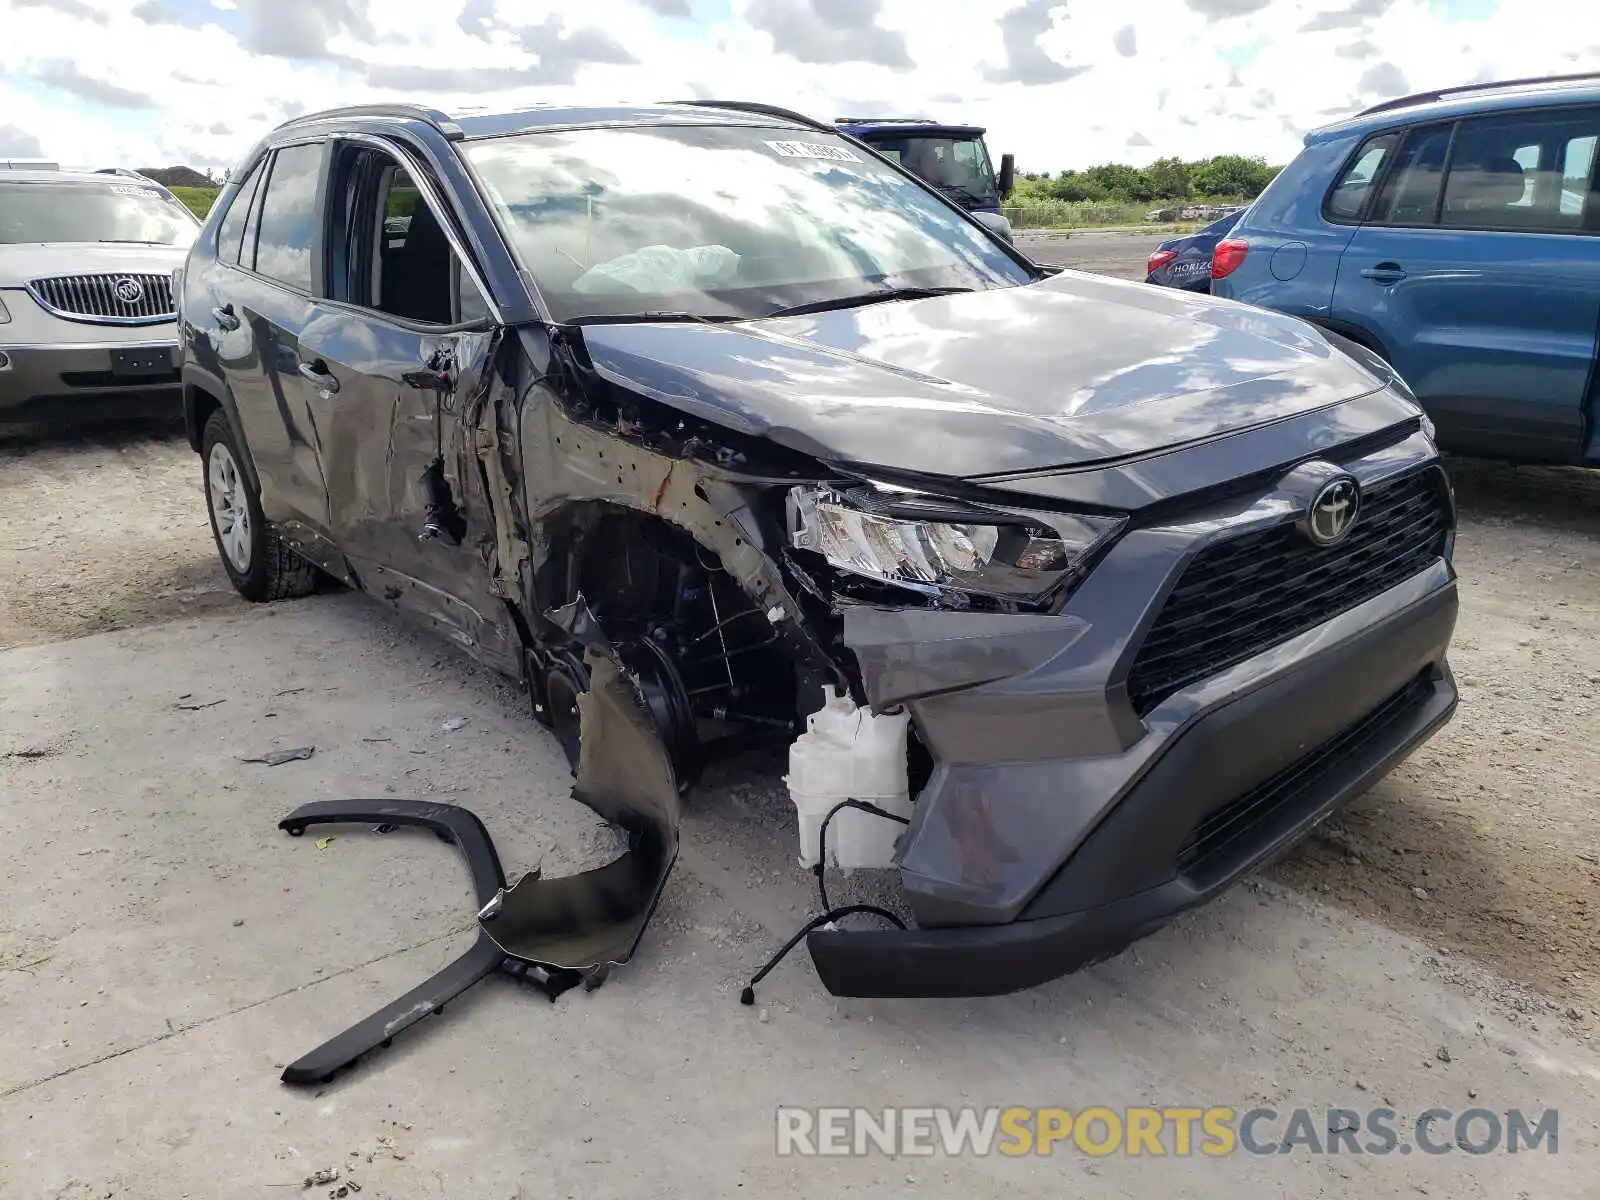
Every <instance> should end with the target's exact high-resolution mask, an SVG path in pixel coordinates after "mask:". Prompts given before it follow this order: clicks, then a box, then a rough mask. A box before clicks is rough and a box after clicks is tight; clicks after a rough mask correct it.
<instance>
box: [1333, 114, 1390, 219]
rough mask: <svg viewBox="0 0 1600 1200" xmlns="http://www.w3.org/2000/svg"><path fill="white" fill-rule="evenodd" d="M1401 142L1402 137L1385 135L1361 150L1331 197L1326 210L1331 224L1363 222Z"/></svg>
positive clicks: (1371, 141)
mask: <svg viewBox="0 0 1600 1200" xmlns="http://www.w3.org/2000/svg"><path fill="white" fill-rule="evenodd" d="M1399 141H1400V135H1399V134H1398V133H1385V134H1380V135H1379V136H1377V137H1375V138H1373V139H1371V140H1370V141H1368V142H1367V143H1366V145H1364V146H1362V147H1361V150H1360V152H1359V153H1357V154H1356V157H1355V161H1354V162H1352V163H1351V164H1350V165H1349V166H1348V167H1346V168H1345V172H1344V174H1343V175H1341V176H1339V180H1338V182H1337V183H1335V184H1334V185H1333V190H1332V191H1331V192H1329V193H1328V201H1327V204H1326V205H1325V206H1324V211H1325V212H1326V213H1327V216H1328V219H1329V220H1330V221H1340V222H1345V223H1349V222H1354V221H1359V220H1360V219H1361V213H1362V211H1363V210H1364V209H1365V208H1366V206H1367V197H1368V196H1369V195H1371V193H1372V185H1373V184H1374V183H1375V182H1376V181H1377V178H1378V175H1379V173H1380V172H1381V171H1382V170H1383V167H1384V164H1385V163H1386V162H1388V161H1389V154H1390V152H1391V151H1393V150H1394V148H1395V145H1396V144H1397V143H1398V142H1399Z"/></svg>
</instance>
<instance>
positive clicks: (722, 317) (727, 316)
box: [560, 312, 750, 325]
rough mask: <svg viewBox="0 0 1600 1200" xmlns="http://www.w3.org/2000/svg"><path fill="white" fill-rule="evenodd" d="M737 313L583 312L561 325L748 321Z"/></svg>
mask: <svg viewBox="0 0 1600 1200" xmlns="http://www.w3.org/2000/svg"><path fill="white" fill-rule="evenodd" d="M749 319H750V318H749V317H742V316H740V315H739V314H737V313H692V312H636V313H584V314H582V315H580V316H576V317H568V318H567V319H566V320H565V321H562V322H560V323H561V324H562V325H633V324H642V323H644V322H647V321H693V322H695V323H696V324H699V325H725V324H727V323H728V322H729V321H748V320H749Z"/></svg>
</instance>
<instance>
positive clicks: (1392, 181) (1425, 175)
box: [1372, 125, 1451, 225]
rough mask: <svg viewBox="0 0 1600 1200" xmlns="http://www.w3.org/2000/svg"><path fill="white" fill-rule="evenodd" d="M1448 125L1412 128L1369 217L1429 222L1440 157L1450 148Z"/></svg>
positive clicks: (1439, 178)
mask: <svg viewBox="0 0 1600 1200" xmlns="http://www.w3.org/2000/svg"><path fill="white" fill-rule="evenodd" d="M1450 130H1451V126H1449V125H1436V126H1432V127H1425V128H1421V129H1413V130H1411V131H1410V132H1409V133H1407V134H1406V140H1405V144H1404V145H1403V146H1401V147H1400V152H1399V153H1398V154H1397V155H1395V157H1394V166H1393V168H1392V169H1391V170H1390V172H1389V177H1388V179H1387V180H1386V181H1385V182H1384V185H1383V194H1382V195H1381V196H1379V197H1378V203H1377V205H1376V207H1374V209H1373V211H1372V219H1373V220H1374V221H1379V222H1382V223H1384V224H1389V225H1432V224H1433V214H1434V210H1435V209H1436V208H1437V207H1438V204H1439V184H1440V181H1442V180H1443V179H1444V160H1445V156H1446V155H1447V154H1449V152H1450Z"/></svg>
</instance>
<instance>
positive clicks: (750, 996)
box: [739, 904, 906, 1004]
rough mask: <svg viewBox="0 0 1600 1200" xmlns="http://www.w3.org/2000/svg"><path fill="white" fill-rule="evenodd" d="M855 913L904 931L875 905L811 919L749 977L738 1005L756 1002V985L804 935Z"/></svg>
mask: <svg viewBox="0 0 1600 1200" xmlns="http://www.w3.org/2000/svg"><path fill="white" fill-rule="evenodd" d="M856 913H871V914H872V915H873V916H875V917H882V918H883V919H884V920H886V921H888V922H890V923H891V924H892V925H894V927H895V928H896V929H904V928H905V927H906V923H905V922H904V921H902V920H901V919H900V918H899V916H898V915H896V914H895V913H892V912H890V911H889V910H888V909H887V908H879V907H878V906H877V905H876V904H846V905H845V906H844V907H843V908H835V909H832V910H830V911H828V912H825V913H823V914H822V915H821V916H816V917H812V918H811V919H810V920H809V921H807V922H806V923H805V924H804V925H802V926H800V928H799V930H798V931H797V932H796V933H795V935H794V936H793V937H792V938H790V939H789V940H788V941H787V942H785V943H784V944H783V946H782V947H781V948H780V949H779V950H778V952H777V953H776V954H774V955H773V956H772V957H771V958H769V959H767V965H766V966H764V967H762V968H761V970H759V971H757V972H756V973H755V974H754V975H752V976H751V977H750V982H749V983H747V984H745V988H744V991H742V992H740V993H739V1003H740V1004H754V1003H755V1002H756V984H758V983H760V982H761V981H762V980H763V979H765V978H766V977H767V976H768V975H770V974H771V973H772V971H773V969H774V968H776V967H777V965H778V964H779V963H781V962H782V961H783V960H784V959H785V958H787V957H788V956H789V951H791V950H793V949H794V948H795V947H796V946H798V945H799V944H800V942H801V940H802V939H803V938H804V937H805V936H806V934H808V933H810V932H811V931H812V930H813V929H818V928H820V927H821V926H823V925H827V924H828V923H830V922H832V921H837V920H839V919H840V918H841V917H850V916H854V915H855V914H856Z"/></svg>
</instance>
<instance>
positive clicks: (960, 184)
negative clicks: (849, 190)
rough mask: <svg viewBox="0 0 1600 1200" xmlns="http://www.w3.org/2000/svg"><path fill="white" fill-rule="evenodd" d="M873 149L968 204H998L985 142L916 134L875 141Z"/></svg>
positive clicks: (872, 143)
mask: <svg viewBox="0 0 1600 1200" xmlns="http://www.w3.org/2000/svg"><path fill="white" fill-rule="evenodd" d="M871 146H872V148H873V149H874V150H876V151H877V152H878V153H879V154H881V155H883V156H884V157H885V158H887V159H889V160H890V161H892V162H897V163H899V164H900V165H901V166H902V167H904V168H905V169H906V170H908V171H910V172H911V173H912V174H913V175H916V176H917V177H918V178H920V179H926V180H927V181H928V182H929V183H931V184H933V186H934V187H936V188H941V189H943V190H944V191H947V192H949V193H950V194H952V195H954V196H958V197H959V198H960V199H962V200H964V201H967V202H969V203H976V204H998V203H999V202H1000V198H999V196H998V194H997V193H996V191H995V182H994V168H993V167H992V166H991V165H990V163H989V151H988V149H987V148H986V147H985V146H984V144H983V139H982V138H976V137H957V138H952V137H935V136H931V135H928V134H917V135H909V136H903V137H874V138H873V139H872V140H871Z"/></svg>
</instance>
